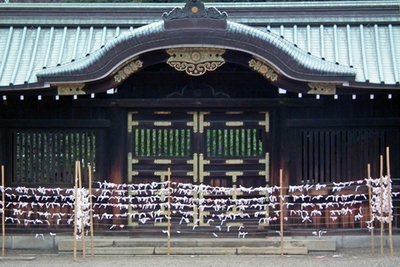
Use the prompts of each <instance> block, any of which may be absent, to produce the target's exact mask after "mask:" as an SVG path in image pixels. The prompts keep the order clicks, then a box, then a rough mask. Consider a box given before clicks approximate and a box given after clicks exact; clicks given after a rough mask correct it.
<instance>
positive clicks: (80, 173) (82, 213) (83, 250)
mask: <svg viewBox="0 0 400 267" xmlns="http://www.w3.org/2000/svg"><path fill="white" fill-rule="evenodd" d="M77 164H78V181H79V192H80V194H79V196H80V199H79V204H80V205H81V235H82V256H83V257H84V258H85V257H86V239H85V216H84V211H83V210H82V203H83V201H82V200H83V192H82V166H81V162H80V161H77Z"/></svg>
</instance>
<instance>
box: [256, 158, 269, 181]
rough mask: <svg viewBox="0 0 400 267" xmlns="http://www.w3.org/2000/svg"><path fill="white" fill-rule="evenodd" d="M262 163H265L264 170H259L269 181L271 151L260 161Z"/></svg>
mask: <svg viewBox="0 0 400 267" xmlns="http://www.w3.org/2000/svg"><path fill="white" fill-rule="evenodd" d="M258 162H259V163H261V164H264V166H265V169H264V171H260V172H258V174H259V175H261V176H264V177H265V182H266V183H268V182H269V167H270V166H269V153H268V152H267V153H265V158H264V159H260V160H259V161H258Z"/></svg>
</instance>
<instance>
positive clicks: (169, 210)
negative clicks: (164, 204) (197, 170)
mask: <svg viewBox="0 0 400 267" xmlns="http://www.w3.org/2000/svg"><path fill="white" fill-rule="evenodd" d="M171 216H172V212H171V168H168V256H169V255H171Z"/></svg>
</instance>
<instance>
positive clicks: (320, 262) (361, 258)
mask: <svg viewBox="0 0 400 267" xmlns="http://www.w3.org/2000/svg"><path fill="white" fill-rule="evenodd" d="M16 253H17V254H18V256H20V257H32V256H33V257H34V258H35V259H32V260H26V259H25V260H23V259H20V260H18V259H16V258H13V259H11V258H9V259H7V258H6V259H1V260H0V266H5V267H6V266H10V267H11V266H19V267H28V266H29V267H31V266H41V267H50V266H57V267H64V266H79V267H92V266H96V267H110V266H118V267H124V266H140V267H165V266H168V267H188V266H190V267H214V266H215V267H232V266H242V267H258V266H273V267H279V266H290V267H296V266H307V267H308V266H310V267H314V266H315V267H317V266H318V267H320V266H324V267H325V266H328V267H330V266H331V267H341V266H343V267H349V266H351V267H358V266H359V267H367V266H368V267H370V266H372V267H374V266H377V267H378V266H379V267H381V266H384V267H397V266H400V257H399V252H398V251H397V255H396V256H395V257H390V256H384V257H381V256H375V257H372V256H371V255H370V251H369V249H346V250H339V251H336V252H324V253H311V254H309V255H301V256H298V255H297V256H260V255H258V256H246V255H231V256H227V255H226V256H221V255H218V256H194V255H186V256H156V255H152V256H95V257H86V258H85V259H83V258H81V256H79V257H78V260H77V261H74V259H73V257H72V255H57V254H45V253H43V251H41V252H40V254H37V251H14V252H13V253H12V254H14V256H16V255H15V254H16Z"/></svg>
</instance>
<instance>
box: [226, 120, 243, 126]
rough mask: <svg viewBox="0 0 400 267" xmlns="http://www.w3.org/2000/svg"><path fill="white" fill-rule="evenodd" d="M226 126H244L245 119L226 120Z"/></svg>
mask: <svg viewBox="0 0 400 267" xmlns="http://www.w3.org/2000/svg"><path fill="white" fill-rule="evenodd" d="M225 126H228V127H239V126H243V121H227V122H225Z"/></svg>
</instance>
